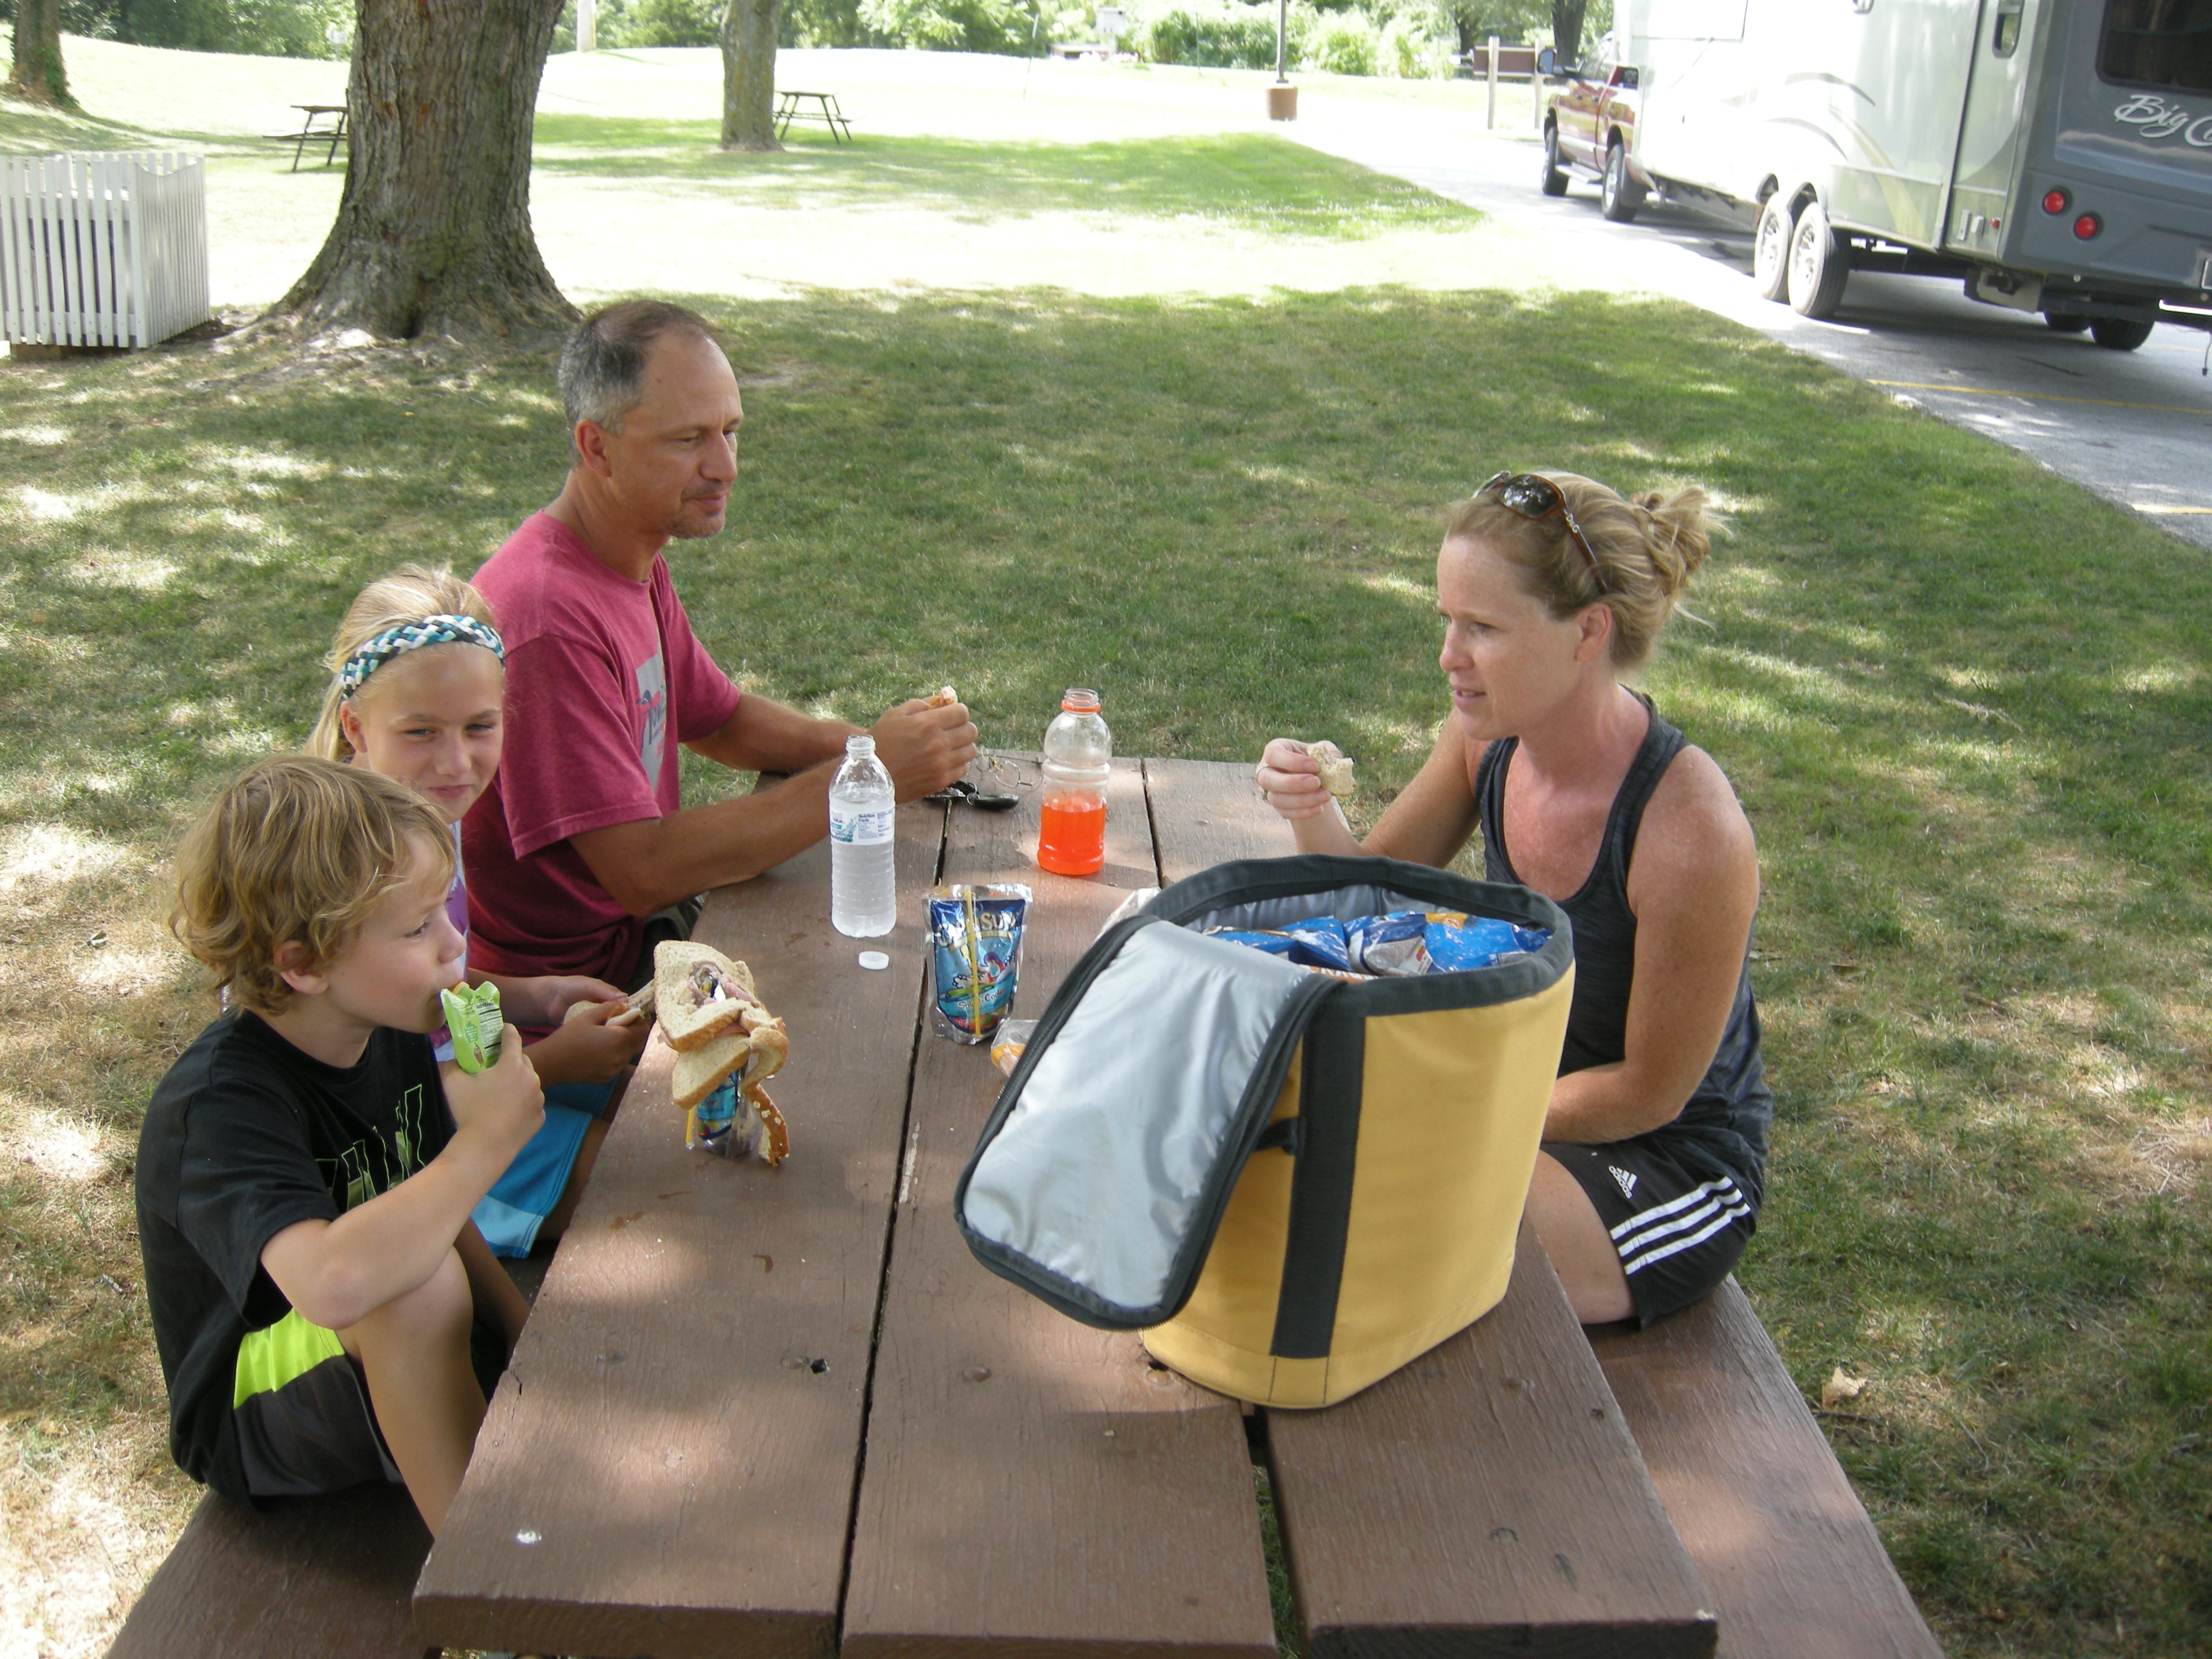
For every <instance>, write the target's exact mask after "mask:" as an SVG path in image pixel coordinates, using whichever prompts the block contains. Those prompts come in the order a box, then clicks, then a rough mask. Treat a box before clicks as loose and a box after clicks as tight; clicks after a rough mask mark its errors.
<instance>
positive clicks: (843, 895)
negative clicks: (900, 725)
mask: <svg viewBox="0 0 2212 1659" xmlns="http://www.w3.org/2000/svg"><path fill="white" fill-rule="evenodd" d="M897 810H898V798H897V796H896V794H895V793H893V792H892V789H891V775H890V773H889V772H886V771H885V770H884V763H882V762H881V761H879V760H878V759H877V758H876V740H875V739H874V738H872V737H870V736H868V735H867V733H866V732H862V733H860V735H859V736H857V737H851V738H846V739H845V763H844V764H843V765H842V766H841V767H839V768H838V769H837V780H836V782H835V783H832V784H831V785H830V786H829V925H830V926H831V927H835V928H836V930H837V931H838V932H839V933H843V934H845V935H846V936H847V937H848V938H850V939H873V938H874V937H875V936H876V935H877V934H878V933H890V930H891V928H892V927H893V926H894V925H895V924H896V922H897V921H898V874H897V868H896V857H897V855H896V853H895V852H894V850H893V846H892V840H891V821H892V819H893V817H895V816H896V813H897Z"/></svg>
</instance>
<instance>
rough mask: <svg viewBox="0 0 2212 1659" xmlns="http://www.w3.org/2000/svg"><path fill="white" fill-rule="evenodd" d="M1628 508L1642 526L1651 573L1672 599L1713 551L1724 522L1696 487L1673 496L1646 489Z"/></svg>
mask: <svg viewBox="0 0 2212 1659" xmlns="http://www.w3.org/2000/svg"><path fill="white" fill-rule="evenodd" d="M1630 505H1632V507H1635V508H1636V510H1637V517H1638V520H1639V521H1640V522H1641V523H1642V525H1643V526H1644V547H1645V549H1646V550H1647V551H1648V552H1649V553H1650V558H1651V569H1652V574H1655V575H1656V576H1657V577H1658V579H1659V585H1660V587H1661V589H1662V591H1663V592H1665V593H1666V595H1667V597H1668V599H1673V598H1674V596H1675V595H1676V594H1677V593H1680V592H1681V591H1682V589H1683V588H1684V587H1685V586H1687V585H1688V583H1689V580H1690V578H1691V577H1692V576H1694V575H1696V574H1698V567H1699V565H1701V564H1703V563H1705V556H1706V555H1707V554H1708V553H1710V552H1711V551H1712V548H1713V536H1714V534H1715V533H1716V532H1719V531H1721V530H1723V529H1725V528H1726V521H1725V520H1723V518H1722V517H1721V515H1720V514H1719V513H1717V511H1715V510H1714V508H1713V506H1712V498H1711V496H1710V495H1706V494H1705V491H1704V490H1702V489H1699V488H1698V487H1697V485H1695V484H1692V485H1690V486H1689V487H1688V488H1686V489H1678V490H1675V491H1674V493H1673V494H1672V495H1668V494H1667V493H1666V492H1665V491H1663V490H1657V489H1647V490H1644V492H1643V493H1641V494H1640V495H1634V496H1632V497H1631V498H1630Z"/></svg>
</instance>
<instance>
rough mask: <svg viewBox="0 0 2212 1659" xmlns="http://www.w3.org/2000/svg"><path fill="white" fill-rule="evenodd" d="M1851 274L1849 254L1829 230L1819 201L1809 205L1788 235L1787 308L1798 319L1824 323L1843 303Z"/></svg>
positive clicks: (1805, 207)
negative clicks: (1804, 318) (1788, 297)
mask: <svg viewBox="0 0 2212 1659" xmlns="http://www.w3.org/2000/svg"><path fill="white" fill-rule="evenodd" d="M1850 274H1851V261H1850V254H1849V253H1847V252H1844V246H1843V244H1842V243H1840V242H1838V241H1837V240H1836V234H1835V232H1833V231H1832V230H1830V229H1829V228H1828V216H1827V215H1826V213H1824V212H1822V211H1821V210H1820V204H1819V203H1818V202H1808V203H1806V204H1805V206H1804V210H1802V212H1800V213H1799V214H1798V216H1797V228H1796V230H1794V231H1792V232H1791V233H1790V309H1791V310H1792V311H1794V312H1796V313H1797V314H1798V315H1799V316H1800V317H1810V318H1811V319H1813V320H1814V321H1815V322H1826V321H1827V319H1829V318H1831V317H1832V316H1834V315H1835V314H1836V307H1838V306H1839V305H1841V304H1842V303H1843V302H1844V283H1846V282H1847V281H1849V280H1850Z"/></svg>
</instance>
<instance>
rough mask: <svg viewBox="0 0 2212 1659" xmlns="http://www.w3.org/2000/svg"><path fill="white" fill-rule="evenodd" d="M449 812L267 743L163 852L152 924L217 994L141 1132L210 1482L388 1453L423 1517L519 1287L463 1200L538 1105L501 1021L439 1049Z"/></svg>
mask: <svg viewBox="0 0 2212 1659" xmlns="http://www.w3.org/2000/svg"><path fill="white" fill-rule="evenodd" d="M177 876H178V904H177V908H176V912H175V914H174V915H173V918H172V924H171V925H172V927H173V928H174V930H175V932H176V933H177V935H178V937H179V939H182V940H183V941H184V943H185V947H186V948H187V949H188V950H190V951H191V953H192V954H193V956H195V957H197V958H198V959H199V960H200V961H201V962H202V963H204V964H205V965H206V966H207V967H208V969H210V972H211V973H212V975H213V976H214V979H215V981H216V987H217V988H218V989H219V990H220V991H221V992H222V994H223V995H224V997H225V1000H226V1003H227V1006H226V1009H225V1012H223V1013H222V1016H221V1017H220V1018H217V1019H216V1021H215V1023H214V1024H210V1026H209V1027H208V1028H207V1029H206V1030H204V1031H203V1032H201V1033H200V1035H199V1037H198V1039H197V1041H196V1042H193V1044H192V1045H191V1048H188V1049H186V1050H185V1054H183V1056H182V1057H181V1058H180V1059H179V1060H178V1061H177V1063H176V1064H175V1065H174V1066H171V1067H170V1068H169V1072H168V1074H167V1076H166V1077H164V1078H163V1079H161V1084H160V1085H159V1086H158V1087H157V1088H156V1089H155V1091H154V1097H153V1101H152V1103H151V1104H150V1105H149V1107H148V1109H147V1112H146V1121H145V1126H144V1127H143V1130H142V1132H141V1133H140V1136H139V1144H138V1166H137V1200H138V1232H139V1244H140V1249H141V1250H142V1252H143V1257H144V1261H145V1267H146V1293H147V1297H148V1300H149V1302H150V1303H151V1304H152V1309H153V1316H154V1334H155V1343H156V1345H157V1346H158V1347H159V1348H160V1351H161V1370H162V1374H163V1376H164V1377H165V1378H166V1379H167V1383H168V1388H169V1414H170V1441H169V1443H170V1449H171V1450H172V1452H173V1454H174V1455H175V1457H176V1459H177V1462H179V1464H180V1465H181V1466H182V1467H183V1468H185V1471H186V1472H187V1473H188V1474H191V1475H192V1476H193V1477H195V1478H196V1479H197V1480H203V1481H205V1482H206V1483H207V1484H209V1485H210V1486H213V1487H215V1488H216V1490H217V1491H218V1492H222V1493H224V1494H225V1495H226V1496H228V1497H230V1498H237V1499H240V1500H242V1501H246V1502H252V1501H253V1500H255V1499H257V1498H273V1497H286V1496H300V1495H306V1494H309V1493H314V1492H333V1491H337V1490H340V1489H342V1488H343V1487H346V1486H353V1485H355V1484H357V1483H358V1482H361V1481H363V1480H395V1481H404V1483H405V1485H406V1486H407V1489H408V1492H409V1494H410V1496H411V1497H412V1498H414V1500H415V1504H416V1508H417V1509H419V1510H421V1511H422V1518H423V1520H424V1521H425V1522H427V1523H428V1526H429V1528H430V1530H431V1531H432V1532H433V1533H434V1534H435V1532H436V1531H437V1530H438V1529H439V1528H440V1527H441V1525H442V1524H443V1522H444V1521H445V1516H446V1511H447V1508H448V1507H449V1506H450V1505H451V1504H452V1503H453V1496H454V1494H455V1492H458V1490H459V1486H460V1481H461V1474H462V1472H463V1471H464V1469H465V1468H466V1467H467V1464H468V1458H469V1452H470V1449H471V1446H472V1445H473V1444H474V1443H475V1439H476V1432H477V1427H478V1425H480V1424H481V1423H482V1422H483V1413H484V1400H485V1395H486V1393H487V1391H488V1389H489V1387H490V1385H491V1383H492V1381H493V1380H494V1379H495V1378H496V1377H497V1376H498V1374H499V1371H500V1370H501V1367H502V1365H503V1364H504V1363H505V1356H506V1352H507V1349H508V1348H509V1347H510V1346H512V1345H513V1340H514V1338H515V1336H516V1335H517V1334H519V1333H520V1330H521V1328H522V1322H523V1321H524V1319H525V1318H526V1317H527V1315H528V1308H527V1305H526V1304H525V1303H524V1302H523V1300H522V1298H521V1297H520V1294H519V1293H518V1292H517V1291H515V1289H514V1287H513V1284H512V1282H511V1281H509V1280H508V1279H507V1276H506V1274H505V1273H504V1272H502V1271H501V1268H500V1267H499V1264H498V1263H497V1261H495V1260H494V1259H493V1257H492V1255H491V1252H490V1251H489V1249H488V1248H487V1247H486V1246H485V1244H484V1242H483V1237H481V1236H480V1235H479V1234H478V1233H477V1229H476V1227H475V1225H474V1224H473V1223H471V1220H470V1219H469V1215H470V1211H471V1209H472V1208H473V1206H475V1205H476V1203H477V1200H479V1199H481V1198H482V1197H483V1195H484V1193H485V1191H486V1190H487V1189H488V1188H489V1187H490V1186H491V1184H492V1182H494V1181H495V1180H496V1179H497V1178H498V1176H499V1175H500V1173H501V1171H502V1170H505V1169H506V1168H507V1164H508V1162H509V1161H510V1160H511V1159H512V1158H513V1156H514V1154H515V1153H516V1152H518V1151H519V1150H520V1148H521V1146H523V1144H524V1143H525V1142H526V1141H527V1140H528V1139H530V1137H531V1134H532V1132H533V1131H534V1130H535V1129H536V1128H537V1127H538V1124H539V1123H540V1122H541V1121H543V1118H544V1112H543V1109H542V1108H541V1106H540V1095H539V1091H538V1080H537V1078H536V1075H535V1074H534V1073H532V1070H531V1066H530V1062H529V1061H528V1060H526V1058H525V1057H524V1055H523V1049H522V1044H521V1042H520V1040H519V1039H518V1038H517V1037H516V1036H515V1033H514V1031H513V1028H512V1027H509V1028H508V1030H507V1033H506V1038H505V1041H504V1042H503V1043H502V1045H501V1055H500V1060H499V1062H498V1063H497V1064H496V1065H495V1066H491V1067H489V1068H488V1069H487V1070H485V1071H483V1072H481V1073H477V1075H475V1076H472V1077H471V1076H463V1075H461V1074H460V1073H458V1072H452V1071H448V1072H447V1073H445V1074H443V1075H441V1068H440V1067H439V1066H438V1064H437V1063H436V1061H435V1060H434V1059H433V1058H432V1054H431V1047H430V1038H429V1036H428V1034H429V1033H430V1032H431V1031H433V1030H436V1029H438V1027H439V1026H440V1025H441V1024H443V1016H442V1014H441V1012H440V1007H439V1001H438V993H439V992H440V991H441V989H444V988H445V987H448V986H451V985H452V984H453V983H454V982H455V980H456V979H457V977H458V975H457V973H456V972H455V969H456V967H457V965H458V963H459V961H460V957H461V941H460V936H459V933H456V932H455V930H454V928H453V923H452V922H451V921H450V920H449V919H448V918H447V913H446V891H447V886H448V885H449V884H451V882H452V879H453V843H452V842H451V840H450V838H449V836H448V834H447V829H446V825H445V823H444V822H443V821H442V820H441V818H440V817H439V816H438V814H437V812H436V811H435V809H433V808H432V807H431V806H430V805H428V803H427V802H426V801H424V800H423V799H422V797H420V796H419V795H417V794H416V793H414V792H413V791H412V790H410V789H409V788H407V787H405V786H404V784H399V783H396V782H394V781H392V780H391V779H389V778H385V777H381V776H379V775H377V774H375V773H374V772H372V771H370V770H369V769H367V768H366V767H349V766H342V765H338V764H337V763H334V762H331V761H325V760H316V759H310V758H307V757H282V758H278V759H275V760H268V761H264V762H262V763H260V764H258V765H257V766H255V767H253V768H252V769H251V770H250V771H248V772H247V773H246V775H244V776H243V777H241V778H240V779H239V781H237V782H236V783H234V784H233V785H232V786H231V787H230V788H229V789H228V790H227V791H225V792H224V793H223V795H222V798H221V799H219V800H218V801H217V802H216V805H215V806H214V807H213V809H212V810H211V811H210V812H209V813H208V814H207V816H206V817H204V818H203V819H202V820H201V821H200V823H198V824H197V826H196V827H195V828H194V829H192V831H191V834H190V835H189V836H187V838H186V840H185V844H184V847H183V848H182V849H181V851H180V852H179V855H178V860H177Z"/></svg>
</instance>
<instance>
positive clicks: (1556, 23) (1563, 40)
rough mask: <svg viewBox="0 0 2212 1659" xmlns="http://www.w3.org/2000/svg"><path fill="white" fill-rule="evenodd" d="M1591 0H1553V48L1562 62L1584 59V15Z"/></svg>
mask: <svg viewBox="0 0 2212 1659" xmlns="http://www.w3.org/2000/svg"><path fill="white" fill-rule="evenodd" d="M1588 11H1589V0H1552V50H1553V52H1557V53H1559V61H1560V62H1561V63H1562V64H1578V63H1580V62H1581V61H1582V50H1583V15H1584V14H1585V13H1586V12H1588Z"/></svg>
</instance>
